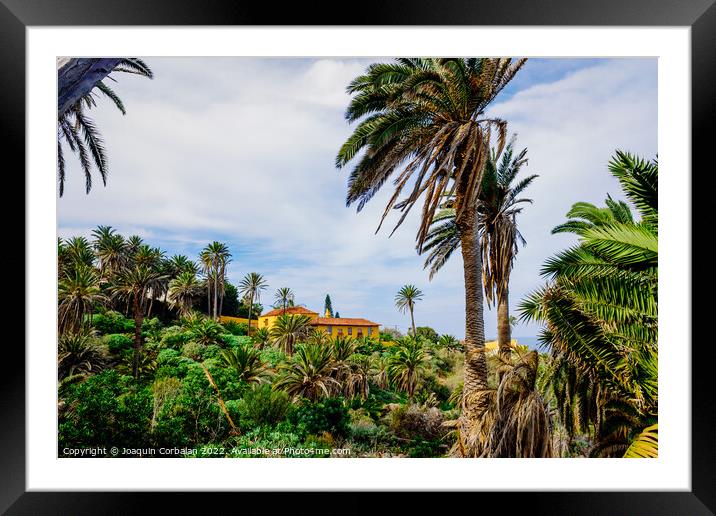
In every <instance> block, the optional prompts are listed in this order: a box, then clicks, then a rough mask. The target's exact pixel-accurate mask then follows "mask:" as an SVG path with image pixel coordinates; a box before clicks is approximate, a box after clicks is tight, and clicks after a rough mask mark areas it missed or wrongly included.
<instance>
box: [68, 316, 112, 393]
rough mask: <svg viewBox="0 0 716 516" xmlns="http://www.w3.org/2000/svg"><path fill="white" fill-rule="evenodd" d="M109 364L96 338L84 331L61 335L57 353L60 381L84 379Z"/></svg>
mask: <svg viewBox="0 0 716 516" xmlns="http://www.w3.org/2000/svg"><path fill="white" fill-rule="evenodd" d="M107 364H108V360H107V354H106V352H105V350H104V349H103V348H102V346H101V345H99V343H98V342H97V340H96V338H95V336H94V335H93V334H92V333H91V332H90V331H88V330H87V329H84V330H83V331H80V332H78V333H66V334H64V335H60V338H59V341H58V353H57V373H58V378H59V380H65V382H64V383H67V381H71V380H75V379H79V378H83V377H85V376H87V375H89V374H91V373H93V372H99V371H101V370H102V368H103V367H105V366H106V365H107Z"/></svg>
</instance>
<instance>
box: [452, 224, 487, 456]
mask: <svg viewBox="0 0 716 516" xmlns="http://www.w3.org/2000/svg"><path fill="white" fill-rule="evenodd" d="M474 218H475V216H472V217H469V218H468V220H465V221H464V225H462V227H461V231H460V247H461V251H462V260H463V269H464V278H465V373H464V383H463V395H462V411H461V414H460V420H459V425H458V428H459V432H460V439H459V448H460V450H459V452H460V454H461V455H463V456H473V455H474V454H475V450H476V449H477V447H478V446H479V444H480V443H479V442H477V441H476V439H478V438H476V437H475V435H476V434H475V429H476V428H475V427H476V421H477V420H478V418H479V416H480V414H481V413H482V412H483V410H484V408H485V403H486V402H487V398H486V396H485V392H484V391H485V389H487V360H486V358H485V319H484V306H483V291H482V258H481V256H480V251H479V246H478V244H479V242H478V239H479V236H478V233H477V229H476V225H475V220H474ZM470 219H471V220H470Z"/></svg>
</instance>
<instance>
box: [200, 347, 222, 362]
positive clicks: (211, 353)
mask: <svg viewBox="0 0 716 516" xmlns="http://www.w3.org/2000/svg"><path fill="white" fill-rule="evenodd" d="M201 358H202V359H204V360H207V359H213V360H221V348H220V347H219V346H217V345H216V344H212V345H210V346H206V347H205V348H204V349H203V350H202V351H201Z"/></svg>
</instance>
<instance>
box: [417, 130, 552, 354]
mask: <svg viewBox="0 0 716 516" xmlns="http://www.w3.org/2000/svg"><path fill="white" fill-rule="evenodd" d="M514 142H515V139H514V137H513V138H512V140H510V142H509V143H508V144H507V146H506V147H505V149H504V150H503V152H502V155H501V156H500V155H498V154H497V152H496V151H494V150H493V152H492V154H491V156H490V158H489V160H488V161H487V162H486V163H485V171H484V174H483V179H482V188H481V191H480V203H479V208H478V222H477V223H478V232H479V234H480V252H481V261H482V264H483V266H482V283H483V288H484V291H485V299H486V300H487V304H488V306H489V305H491V304H493V303H494V301H495V299H496V300H497V341H498V346H499V352H500V356H501V357H502V360H503V361H504V360H507V359H508V358H509V355H510V353H511V350H512V348H511V342H512V335H511V326H510V323H509V320H510V315H509V283H510V274H511V272H512V266H513V263H514V259H515V255H516V254H517V251H518V243H522V245H524V244H525V240H524V238H523V237H522V235H521V233H520V232H519V230H518V229H517V222H516V216H517V214H518V213H520V212H521V211H522V208H521V206H519V205H521V204H523V203H531V202H532V200H531V199H526V198H520V197H519V195H520V194H521V193H522V192H523V191H524V190H525V189H526V188H527V187H528V186H529V185H530V184H531V183H532V181H534V179H535V178H537V177H538V176H537V175H531V176H529V177H526V178H524V179H522V180H521V181H519V182H518V183H516V184H514V185H513V184H512V182H513V181H514V180H515V178H516V176H517V174H518V173H519V171H520V169H521V168H522V167H523V166H524V165H525V164H526V163H527V158H526V155H527V149H523V150H522V151H521V152H519V153H518V154H517V155H514V151H513V148H514ZM444 206H445V207H444V208H443V209H442V210H441V211H440V212H439V213H438V214H437V215H436V217H435V219H434V220H433V222H432V224H431V229H430V231H429V232H428V236H427V240H426V243H425V245H424V246H423V252H426V251H428V252H429V254H428V257H427V258H426V260H425V268H427V267H430V279H432V278H433V276H434V275H435V274H436V273H437V272H438V271H439V270H440V269H441V268H442V267H443V265H445V263H446V262H447V260H448V259H449V258H450V256H451V255H452V253H453V251H455V249H457V248H458V247H459V246H460V238H459V232H458V229H457V224H456V222H455V209H454V208H452V201H451V199H448V200H446V201H444Z"/></svg>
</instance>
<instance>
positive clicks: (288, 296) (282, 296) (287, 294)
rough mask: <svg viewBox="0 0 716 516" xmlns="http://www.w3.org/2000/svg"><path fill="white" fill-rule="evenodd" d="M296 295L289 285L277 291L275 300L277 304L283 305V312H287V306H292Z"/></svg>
mask: <svg viewBox="0 0 716 516" xmlns="http://www.w3.org/2000/svg"><path fill="white" fill-rule="evenodd" d="M294 299H295V296H294V293H293V290H291V289H290V288H288V287H281V288H280V289H278V290H277V291H276V295H275V296H274V302H275V304H276V305H277V306H279V307H281V309H282V310H283V312H284V313H285V312H286V307H288V306H292V305H293V302H294Z"/></svg>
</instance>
